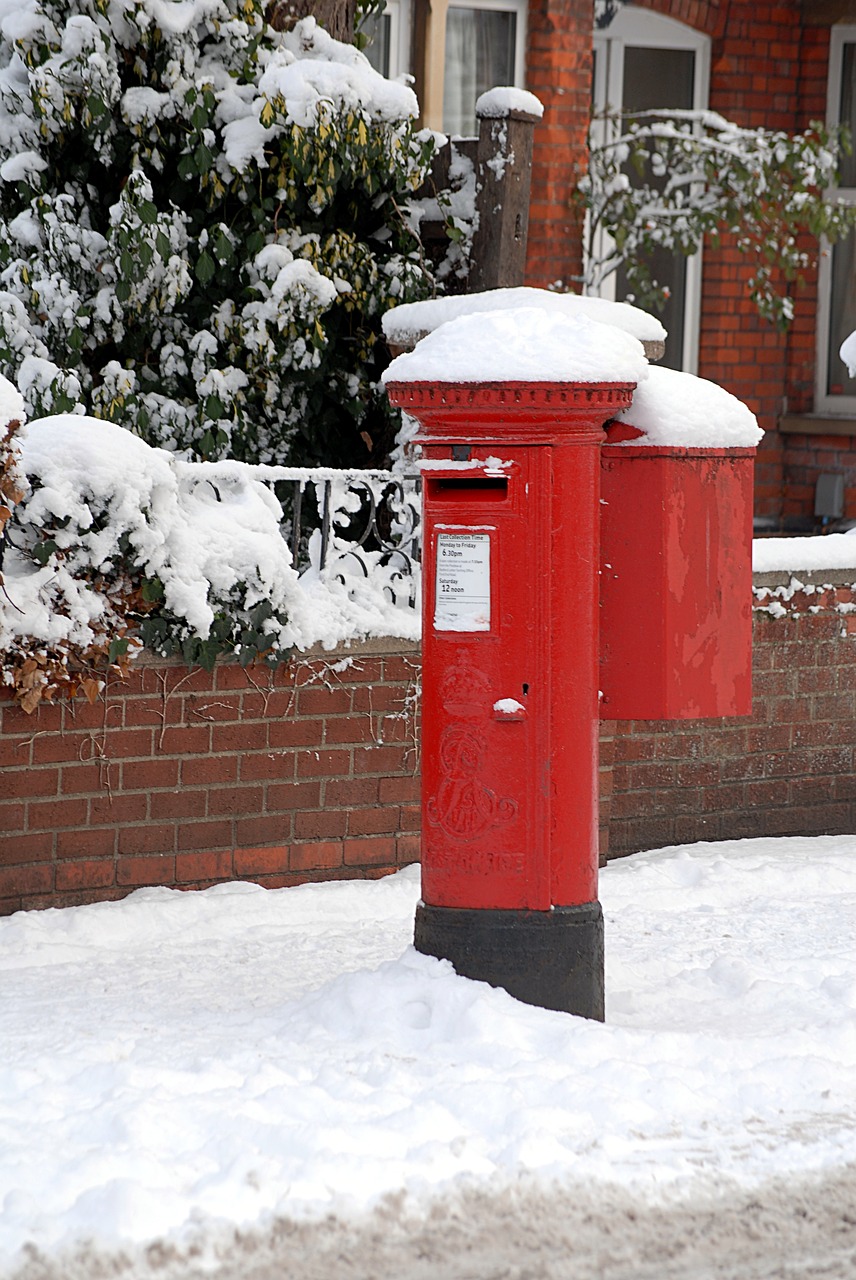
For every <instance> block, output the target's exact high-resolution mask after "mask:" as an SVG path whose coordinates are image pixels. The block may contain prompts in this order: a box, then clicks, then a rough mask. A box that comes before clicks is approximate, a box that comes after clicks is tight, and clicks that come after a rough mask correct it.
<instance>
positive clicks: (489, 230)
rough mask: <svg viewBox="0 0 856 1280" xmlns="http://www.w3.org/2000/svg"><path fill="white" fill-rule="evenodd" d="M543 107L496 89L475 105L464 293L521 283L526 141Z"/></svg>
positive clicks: (528, 171) (518, 92) (528, 161)
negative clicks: (472, 211)
mask: <svg viewBox="0 0 856 1280" xmlns="http://www.w3.org/2000/svg"><path fill="white" fill-rule="evenodd" d="M543 113H544V108H543V107H542V105H541V103H540V102H539V101H538V99H537V98H536V97H535V95H534V94H532V93H527V92H526V91H525V90H523V89H510V88H499V89H491V90H489V91H488V92H487V93H483V94H482V95H481V97H480V98H479V100H478V102H477V103H476V118H477V120H478V122H479V141H478V158H477V162H476V173H477V175H478V178H477V190H476V215H477V216H476V226H475V230H474V232H473V245H472V254H471V258H470V262H471V266H470V274H469V280H468V284H467V288H468V292H470V293H476V292H478V291H479V290H482V289H498V288H502V287H507V286H514V285H520V284H522V283H523V274H524V270H525V267H526V241H527V236H528V230H529V187H530V181H531V176H532V140H533V134H534V130H535V125H536V123H537V122H538V121H539V120H540V119H541V116H542V115H543Z"/></svg>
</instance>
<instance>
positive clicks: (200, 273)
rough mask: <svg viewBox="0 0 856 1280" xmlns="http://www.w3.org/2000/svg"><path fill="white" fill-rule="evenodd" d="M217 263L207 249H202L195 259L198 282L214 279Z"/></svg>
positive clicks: (204, 282)
mask: <svg viewBox="0 0 856 1280" xmlns="http://www.w3.org/2000/svg"><path fill="white" fill-rule="evenodd" d="M216 270H217V264H216V263H215V261H214V259H213V258H212V257H211V254H210V253H209V252H208V250H207V249H203V250H202V252H201V253H200V255H199V257H198V258H197V259H196V279H197V280H198V281H199V283H200V284H208V283H209V281H211V280H213V279H214V274H215V272H216Z"/></svg>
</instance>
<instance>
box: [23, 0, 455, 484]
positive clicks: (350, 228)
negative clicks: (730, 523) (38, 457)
mask: <svg viewBox="0 0 856 1280" xmlns="http://www.w3.org/2000/svg"><path fill="white" fill-rule="evenodd" d="M264 14H265V5H264V0H182V3H164V0H0V372H2V373H3V374H5V375H6V376H7V377H9V378H10V379H12V380H13V381H14V382H16V384H17V386H18V387H19V389H20V390H21V392H22V393H23V395H24V398H25V400H26V404H27V409H28V412H29V414H30V416H31V417H36V416H45V415H48V414H52V413H57V412H74V413H85V412H91V413H93V414H94V415H95V416H96V417H98V418H101V419H104V420H108V421H114V422H120V423H122V424H123V425H124V426H128V427H130V428H131V429H132V430H134V431H135V432H137V433H138V434H139V435H140V436H141V437H142V438H143V439H145V440H147V441H148V442H149V443H150V444H153V445H161V446H164V447H166V448H169V449H171V450H185V451H188V452H189V453H190V455H192V456H197V457H204V458H221V457H225V456H232V457H236V458H239V459H244V460H249V461H265V462H283V461H285V460H286V459H288V460H290V461H296V462H304V463H305V462H308V461H325V462H328V463H330V462H335V463H338V464H340V465H363V466H364V465H367V463H368V461H369V459H370V457H372V456H374V457H377V458H381V457H383V456H384V454H385V452H386V451H387V449H388V448H389V445H390V444H391V441H392V439H393V437H394V430H395V424H396V419H395V418H394V416H393V414H392V411H391V410H390V408H389V406H388V404H387V401H386V398H385V396H384V395H383V394H382V391H381V389H380V384H379V379H380V373H381V371H382V368H383V366H384V364H385V362H386V356H385V355H384V345H383V343H382V342H381V341H379V339H380V336H381V334H380V319H381V315H382V313H383V312H384V311H385V310H386V309H387V308H388V307H389V306H390V305H392V304H393V303H395V302H398V301H406V300H408V299H412V298H417V297H420V296H423V295H424V293H425V292H426V287H427V285H426V279H425V275H424V271H423V268H422V266H421V263H420V256H419V253H418V242H417V240H416V238H415V236H414V234H413V233H412V231H411V229H410V225H409V222H408V210H407V202H408V199H409V197H410V196H411V195H412V193H413V191H414V189H415V188H416V187H417V186H418V184H419V183H420V181H421V180H422V177H423V174H424V172H425V169H426V167H427V164H428V162H429V160H430V155H431V152H432V150H433V139H432V138H431V137H430V135H427V134H416V133H415V132H414V129H413V124H412V121H413V118H414V117H415V116H416V113H417V104H416V99H415V97H414V95H413V92H412V91H411V90H410V89H409V88H408V87H407V86H406V85H404V84H399V83H393V82H390V81H387V80H385V79H384V78H383V77H382V76H380V75H378V74H377V73H376V72H375V71H374V70H373V69H372V67H371V66H370V65H369V63H368V61H367V59H366V58H365V57H364V55H363V54H362V53H360V52H358V51H357V50H356V49H355V48H353V47H351V46H350V45H345V44H341V43H339V42H337V41H335V40H333V39H332V38H331V37H330V36H329V35H328V34H327V33H326V32H325V31H324V30H322V29H321V28H319V27H318V26H317V25H316V24H315V21H314V19H313V18H305V19H303V20H302V21H300V22H298V23H297V24H296V25H295V26H294V28H293V29H292V30H291V31H289V32H287V33H281V32H277V31H274V30H273V29H272V28H271V27H270V26H269V25H267V23H266V21H265V16H264Z"/></svg>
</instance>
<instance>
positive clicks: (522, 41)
mask: <svg viewBox="0 0 856 1280" xmlns="http://www.w3.org/2000/svg"><path fill="white" fill-rule="evenodd" d="M450 9H487V10H489V11H490V12H492V13H513V14H514V15H515V16H516V18H517V21H516V22H515V24H514V79H513V81H512V86H511V87H513V88H515V89H522V88H524V86H525V81H526V40H527V35H528V30H527V22H528V17H529V4H528V0H461V3H460V4H455V3H454V0H449V3H448V4H446V5H445V6H444V12H443V79H444V84H445V75H446V71H445V67H446V17H447V15H448V12H449V10H450ZM496 87H497V86H496V85H489V86H488V88H490V89H494V88H496ZM502 87H503V88H504V87H506V86H502Z"/></svg>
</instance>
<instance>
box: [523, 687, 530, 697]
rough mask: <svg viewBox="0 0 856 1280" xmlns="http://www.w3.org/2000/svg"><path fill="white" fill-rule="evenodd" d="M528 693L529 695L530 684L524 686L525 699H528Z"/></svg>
mask: <svg viewBox="0 0 856 1280" xmlns="http://www.w3.org/2000/svg"><path fill="white" fill-rule="evenodd" d="M528 693H529V685H528V684H524V686H523V696H524V698H525V697H526V695H527V694H528Z"/></svg>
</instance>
